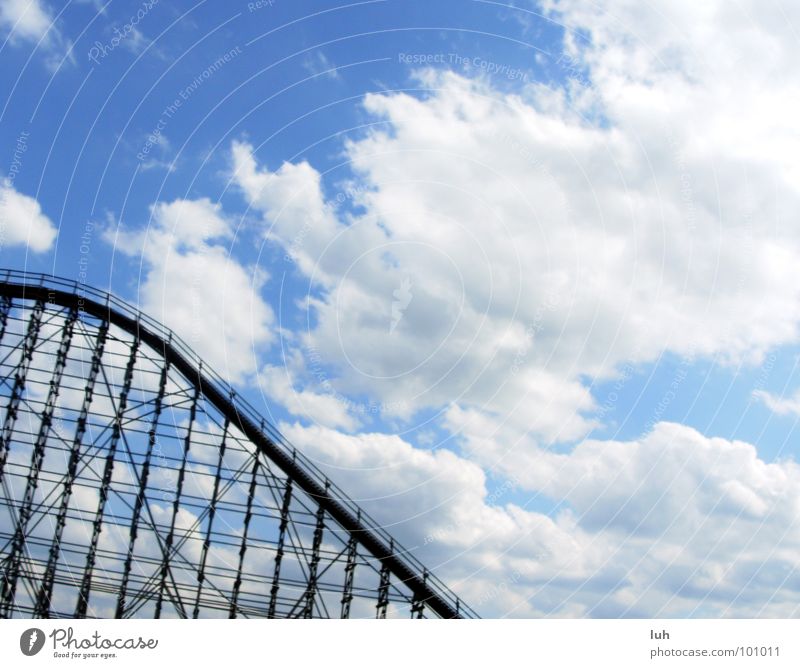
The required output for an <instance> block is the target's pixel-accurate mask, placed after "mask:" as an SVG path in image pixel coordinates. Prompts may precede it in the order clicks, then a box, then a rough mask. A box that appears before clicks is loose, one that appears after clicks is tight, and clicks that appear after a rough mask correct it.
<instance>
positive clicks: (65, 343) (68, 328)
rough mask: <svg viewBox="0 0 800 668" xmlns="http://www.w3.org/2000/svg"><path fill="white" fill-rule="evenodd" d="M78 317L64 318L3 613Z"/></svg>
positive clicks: (13, 588) (13, 587) (9, 606)
mask: <svg viewBox="0 0 800 668" xmlns="http://www.w3.org/2000/svg"><path fill="white" fill-rule="evenodd" d="M77 317H78V312H77V310H75V309H74V308H73V309H70V311H69V313H68V314H67V317H66V319H65V320H64V326H63V328H62V330H61V342H60V343H59V346H58V351H57V352H56V361H55V366H54V368H53V375H52V376H51V377H50V386H49V389H48V391H47V399H46V400H45V404H44V408H43V409H42V417H41V421H40V423H39V431H38V433H37V434H36V441H35V443H34V445H33V453H32V455H31V464H30V468H29V469H28V479H27V481H26V483H25V492H24V494H23V496H22V505H21V506H20V509H19V516H18V517H17V523H16V527H15V529H14V538H13V540H12V541H11V556H10V558H9V560H10V564H9V566H8V568H7V570H6V572H5V575H4V578H3V596H2V598H3V601H2V607H0V617H6V616H10V614H11V611H12V610H13V609H14V598H15V596H16V592H17V581H18V579H19V571H20V567H21V562H22V555H23V553H24V551H25V542H26V541H25V538H26V536H27V533H28V522H29V521H30V518H31V515H32V514H33V499H34V497H35V496H36V490H37V488H38V487H39V473H40V472H41V470H42V466H43V465H44V458H45V454H46V449H45V448H46V445H47V439H48V438H49V436H50V427H51V425H52V423H53V414H54V413H55V410H56V402H57V401H58V392H59V389H60V388H61V379H62V378H63V376H64V368H65V367H66V365H67V355H68V354H69V349H70V346H71V345H72V332H73V329H74V327H75V319H76V318H77Z"/></svg>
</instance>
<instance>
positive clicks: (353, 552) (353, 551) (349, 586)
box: [340, 535, 358, 619]
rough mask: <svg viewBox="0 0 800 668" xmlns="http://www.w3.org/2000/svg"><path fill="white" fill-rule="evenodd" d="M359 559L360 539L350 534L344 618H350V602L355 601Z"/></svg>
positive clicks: (343, 601)
mask: <svg viewBox="0 0 800 668" xmlns="http://www.w3.org/2000/svg"><path fill="white" fill-rule="evenodd" d="M357 561H358V541H356V538H355V536H352V535H351V536H350V540H349V541H348V543H347V563H346V564H345V567H344V587H343V589H342V612H341V614H340V617H341V618H342V619H350V604H351V603H352V601H353V583H354V581H355V574H356V563H357Z"/></svg>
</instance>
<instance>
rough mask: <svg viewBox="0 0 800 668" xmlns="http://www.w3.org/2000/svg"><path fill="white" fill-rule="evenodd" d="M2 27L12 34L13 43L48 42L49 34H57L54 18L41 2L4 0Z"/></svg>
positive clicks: (1, 9)
mask: <svg viewBox="0 0 800 668" xmlns="http://www.w3.org/2000/svg"><path fill="white" fill-rule="evenodd" d="M0 27H2V28H3V30H6V31H8V32H9V33H10V35H11V39H12V41H13V40H15V39H24V40H28V41H32V42H39V41H43V40H44V41H46V40H47V39H48V32H49V31H51V30H53V31H54V32H55V28H54V27H53V17H52V16H51V14H50V11H49V9H48V8H47V6H46V5H45V4H44V3H42V2H40V0H2V2H0Z"/></svg>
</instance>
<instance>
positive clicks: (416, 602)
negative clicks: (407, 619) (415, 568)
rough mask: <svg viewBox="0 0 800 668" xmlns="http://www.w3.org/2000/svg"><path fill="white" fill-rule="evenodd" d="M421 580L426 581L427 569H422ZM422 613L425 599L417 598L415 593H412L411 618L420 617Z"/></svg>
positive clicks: (423, 612)
mask: <svg viewBox="0 0 800 668" xmlns="http://www.w3.org/2000/svg"><path fill="white" fill-rule="evenodd" d="M422 581H423V582H427V581H428V569H425V570H423V572H422ZM424 614H425V599H421V598H418V596H417V594H414V596H413V598H412V599H411V619H422V617H423V616H424Z"/></svg>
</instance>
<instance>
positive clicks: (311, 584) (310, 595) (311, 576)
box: [302, 485, 327, 619]
mask: <svg viewBox="0 0 800 668" xmlns="http://www.w3.org/2000/svg"><path fill="white" fill-rule="evenodd" d="M325 491H326V492H327V485H326V490H325ZM324 530H325V509H324V508H323V507H322V506H319V508H317V522H316V525H315V526H314V540H313V544H312V546H311V561H310V563H309V564H308V586H307V587H306V594H305V599H306V600H305V605H304V607H303V613H302V616H303V617H304V618H306V619H311V618H312V617H313V616H314V598H315V597H316V594H317V569H318V568H319V559H320V557H319V550H320V547H321V546H322V534H323V532H324Z"/></svg>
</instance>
